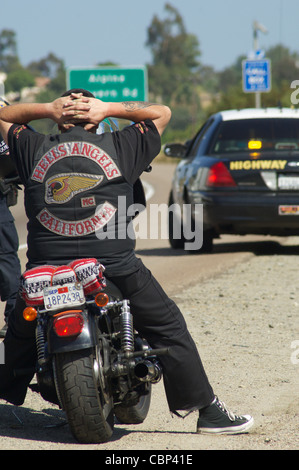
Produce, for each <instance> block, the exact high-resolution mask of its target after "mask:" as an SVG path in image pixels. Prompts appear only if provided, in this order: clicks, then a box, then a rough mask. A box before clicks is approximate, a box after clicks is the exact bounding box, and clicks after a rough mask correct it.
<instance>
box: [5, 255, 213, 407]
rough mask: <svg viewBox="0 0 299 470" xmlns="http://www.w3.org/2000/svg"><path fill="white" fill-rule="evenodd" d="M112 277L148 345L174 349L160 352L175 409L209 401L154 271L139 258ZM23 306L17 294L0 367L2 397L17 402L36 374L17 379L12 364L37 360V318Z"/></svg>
mask: <svg viewBox="0 0 299 470" xmlns="http://www.w3.org/2000/svg"><path fill="white" fill-rule="evenodd" d="M106 275H107V273H106ZM107 277H108V278H109V279H110V280H111V281H112V282H113V283H114V284H115V285H116V286H117V287H118V288H119V289H120V290H121V292H122V293H123V296H124V297H125V298H127V299H129V300H130V306H131V313H132V314H133V317H134V326H135V328H136V329H137V330H138V331H139V332H140V333H141V334H142V335H143V336H144V337H145V338H146V340H147V341H148V343H149V345H150V346H151V347H152V348H165V347H169V348H170V351H171V352H170V354H169V355H165V356H161V357H160V362H161V364H162V368H163V379H164V386H165V392H166V397H167V401H168V405H169V409H170V411H179V410H186V411H189V410H193V409H200V408H204V407H205V406H207V405H209V404H210V403H211V402H212V400H213V398H214V393H213V390H212V387H211V385H210V383H209V381H208V379H207V376H206V373H205V371H204V368H203V365H202V363H201V360H200V357H199V354H198V351H197V348H196V346H195V343H194V341H193V339H192V338H191V336H190V334H189V332H188V330H187V327H186V323H185V320H184V318H183V315H182V314H181V312H180V310H179V308H178V307H177V306H176V304H175V303H174V302H173V301H172V300H171V299H169V297H168V296H167V295H166V294H165V292H164V291H163V289H162V288H161V286H160V285H159V283H158V282H157V281H156V279H155V278H154V277H153V276H152V274H151V272H150V271H149V270H148V269H147V268H146V267H145V266H144V265H143V263H142V262H141V261H140V260H136V270H135V271H134V272H133V273H131V274H127V275H126V276H117V277H114V276H109V275H108V276H107ZM23 308H24V304H23V302H22V301H21V300H20V299H18V302H17V305H16V309H15V312H14V314H13V315H11V316H10V319H9V328H8V333H7V334H6V338H5V340H4V342H5V366H0V398H4V399H6V400H8V401H10V402H13V403H14V404H22V403H23V401H24V398H25V395H26V389H27V386H28V385H29V383H30V380H31V379H32V374H31V375H30V374H28V376H27V377H26V376H25V377H22V378H14V377H13V375H12V369H13V368H21V367H32V366H34V364H35V360H36V353H35V348H34V346H35V340H34V328H35V325H34V323H35V322H25V320H23V318H21V312H22V310H23ZM13 400H14V401H13ZM22 400H23V401H22Z"/></svg>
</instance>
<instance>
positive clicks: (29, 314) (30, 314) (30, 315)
mask: <svg viewBox="0 0 299 470" xmlns="http://www.w3.org/2000/svg"><path fill="white" fill-rule="evenodd" d="M23 317H24V319H25V320H26V321H33V320H35V319H36V317H37V310H36V309H35V308H34V307H26V308H25V309H24V310H23Z"/></svg>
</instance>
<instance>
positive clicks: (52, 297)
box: [44, 283, 85, 310]
mask: <svg viewBox="0 0 299 470" xmlns="http://www.w3.org/2000/svg"><path fill="white" fill-rule="evenodd" d="M84 302H85V296H84V292H83V287H82V284H80V283H76V284H64V285H63V286H51V287H46V288H45V289H44V305H45V308H46V309H47V310H57V309H59V308H63V307H77V306H79V305H82V304H84Z"/></svg>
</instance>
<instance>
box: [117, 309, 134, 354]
mask: <svg viewBox="0 0 299 470" xmlns="http://www.w3.org/2000/svg"><path fill="white" fill-rule="evenodd" d="M120 342H121V350H122V352H123V353H124V354H125V355H130V353H131V352H133V351H134V331H133V316H132V314H131V312H130V305H129V301H128V300H123V301H122V306H121V313H120Z"/></svg>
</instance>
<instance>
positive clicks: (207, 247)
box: [189, 230, 213, 255]
mask: <svg viewBox="0 0 299 470" xmlns="http://www.w3.org/2000/svg"><path fill="white" fill-rule="evenodd" d="M212 251H213V230H204V231H203V234H202V245H201V247H200V248H199V249H198V250H189V253H190V254H191V255H198V254H200V253H211V252H212Z"/></svg>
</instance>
